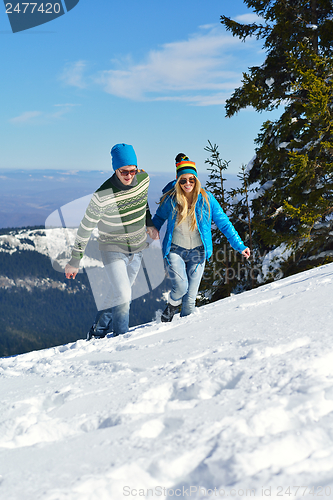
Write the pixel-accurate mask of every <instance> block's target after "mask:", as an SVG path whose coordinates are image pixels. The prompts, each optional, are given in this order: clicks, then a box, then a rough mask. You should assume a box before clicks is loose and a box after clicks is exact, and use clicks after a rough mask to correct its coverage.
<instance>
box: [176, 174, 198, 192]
mask: <svg viewBox="0 0 333 500" xmlns="http://www.w3.org/2000/svg"><path fill="white" fill-rule="evenodd" d="M185 181H186V182H185ZM178 182H179V185H180V187H181V188H182V190H183V191H184V193H185V194H189V193H191V192H192V191H193V189H194V186H195V182H196V178H195V175H193V174H183V175H181V176H180V179H179V181H178Z"/></svg>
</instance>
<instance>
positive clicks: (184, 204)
mask: <svg viewBox="0 0 333 500" xmlns="http://www.w3.org/2000/svg"><path fill="white" fill-rule="evenodd" d="M181 178H182V176H180V177H179V178H178V179H177V182H176V184H175V186H174V187H173V188H172V189H170V191H167V192H166V193H165V194H164V195H163V196H162V198H161V199H160V204H161V203H163V201H164V200H165V199H166V198H167V197H168V196H170V197H171V198H173V199H174V200H175V202H176V209H177V222H176V227H177V226H179V224H181V223H182V222H183V221H184V220H185V219H186V217H189V219H190V230H191V231H194V230H195V228H196V226H197V222H196V218H195V205H196V203H197V201H198V196H199V194H200V193H201V194H202V196H203V199H204V203H206V204H207V207H208V213H209V214H210V205H209V200H208V196H207V193H206V191H205V190H204V189H203V188H202V187H201V182H200V181H199V179H198V178H196V182H195V185H194V188H193V190H192V193H193V198H192V204H191V207H190V208H189V206H188V201H187V198H186V196H185V193H184V191H183V189H182V188H181V186H180V184H179V180H180V179H181ZM201 217H202V212H201Z"/></svg>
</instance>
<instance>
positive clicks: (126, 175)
mask: <svg viewBox="0 0 333 500" xmlns="http://www.w3.org/2000/svg"><path fill="white" fill-rule="evenodd" d="M137 171H138V169H137V168H136V166H135V165H126V166H124V167H120V168H118V169H117V170H116V176H117V177H118V179H119V180H120V182H122V183H123V184H124V185H125V186H129V185H130V184H131V182H132V180H133V177H134V176H135V174H136V173H137Z"/></svg>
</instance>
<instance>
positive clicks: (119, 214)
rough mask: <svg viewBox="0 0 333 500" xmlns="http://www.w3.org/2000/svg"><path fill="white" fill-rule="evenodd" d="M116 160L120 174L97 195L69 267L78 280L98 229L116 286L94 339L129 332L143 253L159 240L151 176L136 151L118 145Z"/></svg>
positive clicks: (112, 286) (112, 283)
mask: <svg viewBox="0 0 333 500" xmlns="http://www.w3.org/2000/svg"><path fill="white" fill-rule="evenodd" d="M111 157H112V167H113V169H114V171H115V173H114V174H113V175H112V177H110V178H109V179H108V180H107V181H106V182H104V184H102V186H101V187H100V188H99V189H97V191H96V192H95V193H94V194H93V196H92V198H91V201H90V203H89V205H88V208H87V210H86V213H85V215H84V217H83V219H82V221H81V223H80V226H79V228H78V231H77V236H76V239H75V243H74V248H73V251H72V258H71V260H70V261H69V262H68V264H67V265H66V268H65V274H66V278H68V279H70V278H73V279H75V277H76V275H77V273H78V270H79V265H80V260H81V259H82V257H83V255H84V251H85V248H86V246H87V243H88V241H89V238H90V235H91V233H92V231H93V229H94V228H95V227H96V225H97V226H98V233H99V236H98V242H99V249H100V252H101V256H102V261H103V264H104V267H105V270H106V272H107V275H108V278H109V281H110V283H109V289H108V290H106V291H105V292H106V293H105V300H104V304H105V307H103V310H101V311H99V312H98V313H97V316H96V319H95V322H94V324H93V325H92V327H91V328H90V331H89V333H88V336H87V339H88V340H89V339H91V338H92V337H95V338H103V337H105V336H106V335H107V334H108V333H111V332H113V336H114V337H116V336H117V335H121V334H124V333H126V332H127V331H128V329H129V309H130V302H131V287H132V284H133V283H134V280H135V278H136V276H137V274H138V272H139V269H140V265H141V259H142V251H143V250H144V248H146V247H147V243H146V239H147V234H146V233H148V234H149V236H150V237H151V238H152V239H157V238H158V231H157V230H156V229H155V227H154V225H153V223H152V222H151V214H150V211H149V207H148V202H147V195H148V186H149V176H148V174H147V173H146V172H144V171H143V170H138V168H137V157H136V154H135V151H134V149H133V147H132V146H130V145H128V144H116V145H115V146H113V148H112V149H111ZM146 226H147V227H146Z"/></svg>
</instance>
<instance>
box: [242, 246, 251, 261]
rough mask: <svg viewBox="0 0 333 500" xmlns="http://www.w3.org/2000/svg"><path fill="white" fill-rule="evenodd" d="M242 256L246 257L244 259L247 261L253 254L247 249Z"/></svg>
mask: <svg viewBox="0 0 333 500" xmlns="http://www.w3.org/2000/svg"><path fill="white" fill-rule="evenodd" d="M242 255H244V257H245V258H246V259H248V258H249V257H250V255H251V252H250V249H249V248H245V250H243V251H242Z"/></svg>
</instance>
